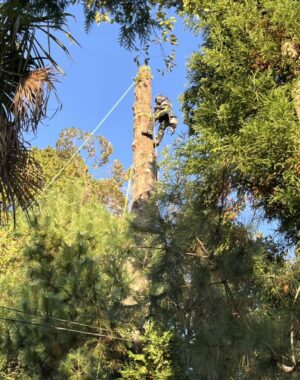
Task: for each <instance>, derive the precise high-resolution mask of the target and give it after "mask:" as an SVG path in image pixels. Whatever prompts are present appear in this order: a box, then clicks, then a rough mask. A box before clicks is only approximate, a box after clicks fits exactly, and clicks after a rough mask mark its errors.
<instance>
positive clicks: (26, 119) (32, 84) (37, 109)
mask: <svg viewBox="0 0 300 380" xmlns="http://www.w3.org/2000/svg"><path fill="white" fill-rule="evenodd" d="M55 80H57V76H56V75H55V73H54V72H53V70H52V69H51V68H41V69H37V70H34V71H31V72H29V73H28V74H27V75H25V76H24V77H22V78H21V80H20V82H19V85H18V87H17V89H16V93H15V96H14V98H13V114H14V120H15V124H16V125H17V127H18V129H20V128H22V129H23V130H29V129H32V130H35V128H36V126H37V125H38V124H39V122H40V121H41V120H42V119H44V118H45V117H46V116H47V105H48V100H49V96H50V92H51V90H52V89H53V88H54V82H55Z"/></svg>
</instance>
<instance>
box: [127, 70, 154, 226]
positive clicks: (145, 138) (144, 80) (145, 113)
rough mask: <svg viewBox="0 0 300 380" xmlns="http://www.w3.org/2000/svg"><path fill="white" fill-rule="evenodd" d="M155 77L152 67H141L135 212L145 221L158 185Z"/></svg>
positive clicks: (137, 97) (137, 91)
mask: <svg viewBox="0 0 300 380" xmlns="http://www.w3.org/2000/svg"><path fill="white" fill-rule="evenodd" d="M151 81H152V75H151V70H150V68H149V67H148V66H141V67H140V69H139V71H138V75H137V77H136V86H135V103H134V107H133V110H134V140H133V189H132V201H133V203H132V212H133V213H134V214H135V215H136V217H137V218H138V219H140V218H143V215H144V212H145V206H147V205H148V203H149V199H150V196H151V193H152V190H153V188H154V184H155V182H156V163H155V151H154V146H153V128H154V124H153V123H154V122H153V116H152V88H151Z"/></svg>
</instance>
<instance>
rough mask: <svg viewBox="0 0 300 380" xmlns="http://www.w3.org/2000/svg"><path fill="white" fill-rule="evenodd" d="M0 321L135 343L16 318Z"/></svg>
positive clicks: (0, 318) (131, 340)
mask: <svg viewBox="0 0 300 380" xmlns="http://www.w3.org/2000/svg"><path fill="white" fill-rule="evenodd" d="M0 320H2V321H6V322H13V323H21V324H25V325H32V326H36V327H43V328H48V329H53V330H58V331H68V332H73V333H77V334H82V335H89V336H95V337H98V338H109V339H115V340H122V341H125V342H134V340H133V339H126V338H119V337H116V336H112V335H111V336H109V335H105V334H98V333H93V332H89V331H83V330H75V329H69V328H67V327H61V326H54V325H45V324H42V323H37V322H31V321H22V320H20V319H14V318H5V317H0Z"/></svg>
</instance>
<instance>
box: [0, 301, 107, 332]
mask: <svg viewBox="0 0 300 380" xmlns="http://www.w3.org/2000/svg"><path fill="white" fill-rule="evenodd" d="M0 308H1V309H4V310H8V311H13V312H15V313H20V314H26V315H31V316H33V317H38V318H43V319H50V320H53V321H58V322H64V323H70V324H72V325H76V326H82V327H88V328H90V329H95V330H103V331H108V332H113V330H111V329H106V328H102V327H97V326H92V325H87V324H85V323H80V322H75V321H70V320H68V319H63V318H57V317H50V316H46V315H42V314H38V313H32V312H28V311H23V310H19V309H14V308H12V307H7V306H2V305H0Z"/></svg>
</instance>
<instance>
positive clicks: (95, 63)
mask: <svg viewBox="0 0 300 380" xmlns="http://www.w3.org/2000/svg"><path fill="white" fill-rule="evenodd" d="M71 13H72V14H74V15H75V17H76V21H73V20H70V31H71V34H72V35H73V36H74V37H75V38H76V40H77V41H78V42H79V43H80V45H81V47H79V46H77V45H75V44H72V43H71V42H70V41H68V40H65V39H64V43H65V44H66V46H67V48H68V49H69V51H70V54H71V56H72V62H70V61H69V60H68V59H67V57H66V56H65V55H64V53H63V52H62V51H60V50H58V49H56V48H55V50H53V55H54V56H55V59H56V61H57V62H59V64H60V65H61V66H62V68H63V69H64V71H65V73H66V77H64V78H62V79H61V82H60V83H58V85H57V93H58V96H59V98H60V100H61V102H62V105H63V108H62V110H61V111H60V112H59V113H57V114H56V115H55V116H54V117H53V118H52V119H50V120H47V121H46V123H44V125H41V126H40V128H39V130H38V133H37V136H36V137H35V138H34V139H32V140H31V144H32V145H34V146H38V147H46V146H48V145H54V144H55V142H56V140H57V138H58V135H59V133H60V131H61V130H63V129H64V128H69V127H77V128H81V129H82V130H84V131H92V130H93V129H94V128H95V126H96V125H97V124H98V123H99V121H100V120H101V119H102V118H103V116H104V115H105V114H106V113H107V112H108V111H109V109H110V108H111V107H112V105H113V104H114V103H115V102H116V100H117V99H118V98H119V97H120V96H121V95H122V93H123V92H124V91H125V90H126V89H127V88H128V86H129V85H130V84H131V83H132V80H133V78H134V77H135V75H136V73H137V67H136V64H135V63H134V62H133V58H134V55H135V53H134V52H133V53H130V52H128V51H125V50H124V49H123V48H122V47H120V46H119V44H118V26H117V25H115V24H113V25H110V24H102V25H100V26H96V25H95V26H94V27H93V29H92V30H91V31H90V32H89V33H88V34H87V33H86V32H85V31H84V19H83V14H82V9H81V8H80V7H79V6H77V7H74V8H72V9H71ZM175 33H176V35H177V36H178V39H179V45H178V46H177V47H176V65H177V66H176V67H175V68H174V70H173V72H171V73H167V74H165V75H164V76H162V75H161V74H160V73H158V72H157V71H156V69H157V68H163V58H162V55H161V52H160V49H159V47H158V46H157V47H155V48H153V49H152V50H151V56H150V65H151V68H152V71H153V75H154V79H153V97H154V96H155V95H157V94H160V93H162V94H164V95H166V96H168V97H169V98H170V99H171V100H172V102H173V107H174V111H175V113H176V114H177V115H178V117H179V120H180V126H179V128H178V132H177V133H181V132H182V131H183V130H184V129H185V128H184V126H183V125H182V117H181V112H180V104H179V101H178V97H179V95H180V94H181V93H182V92H183V91H184V88H185V82H186V63H187V59H188V57H189V56H190V54H191V53H192V51H195V50H197V48H198V45H199V43H200V37H198V38H197V37H195V36H194V35H193V34H192V33H191V32H190V31H187V30H185V27H184V25H183V23H182V21H181V20H178V22H177V24H176V27H175ZM62 37H63V36H62ZM133 101H134V94H133V90H132V91H131V92H130V93H129V95H128V96H127V97H126V99H125V100H124V101H123V102H122V103H121V104H120V106H119V107H118V108H117V109H116V110H115V111H114V113H113V114H112V115H111V116H110V117H109V119H108V120H107V121H106V122H105V123H104V124H103V126H102V127H101V128H100V130H99V134H102V135H103V136H105V137H106V138H108V139H109V140H110V141H111V142H112V144H113V146H114V155H113V158H118V159H120V160H121V162H122V163H123V164H124V166H125V167H126V168H128V167H129V166H130V165H131V160H132V150H131V145H132V134H133V114H132V105H133ZM53 107H54V105H53V104H50V108H53ZM166 143H167V144H169V143H171V138H170V137H169V136H167V137H166V139H165V144H166ZM162 145H163V144H162Z"/></svg>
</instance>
